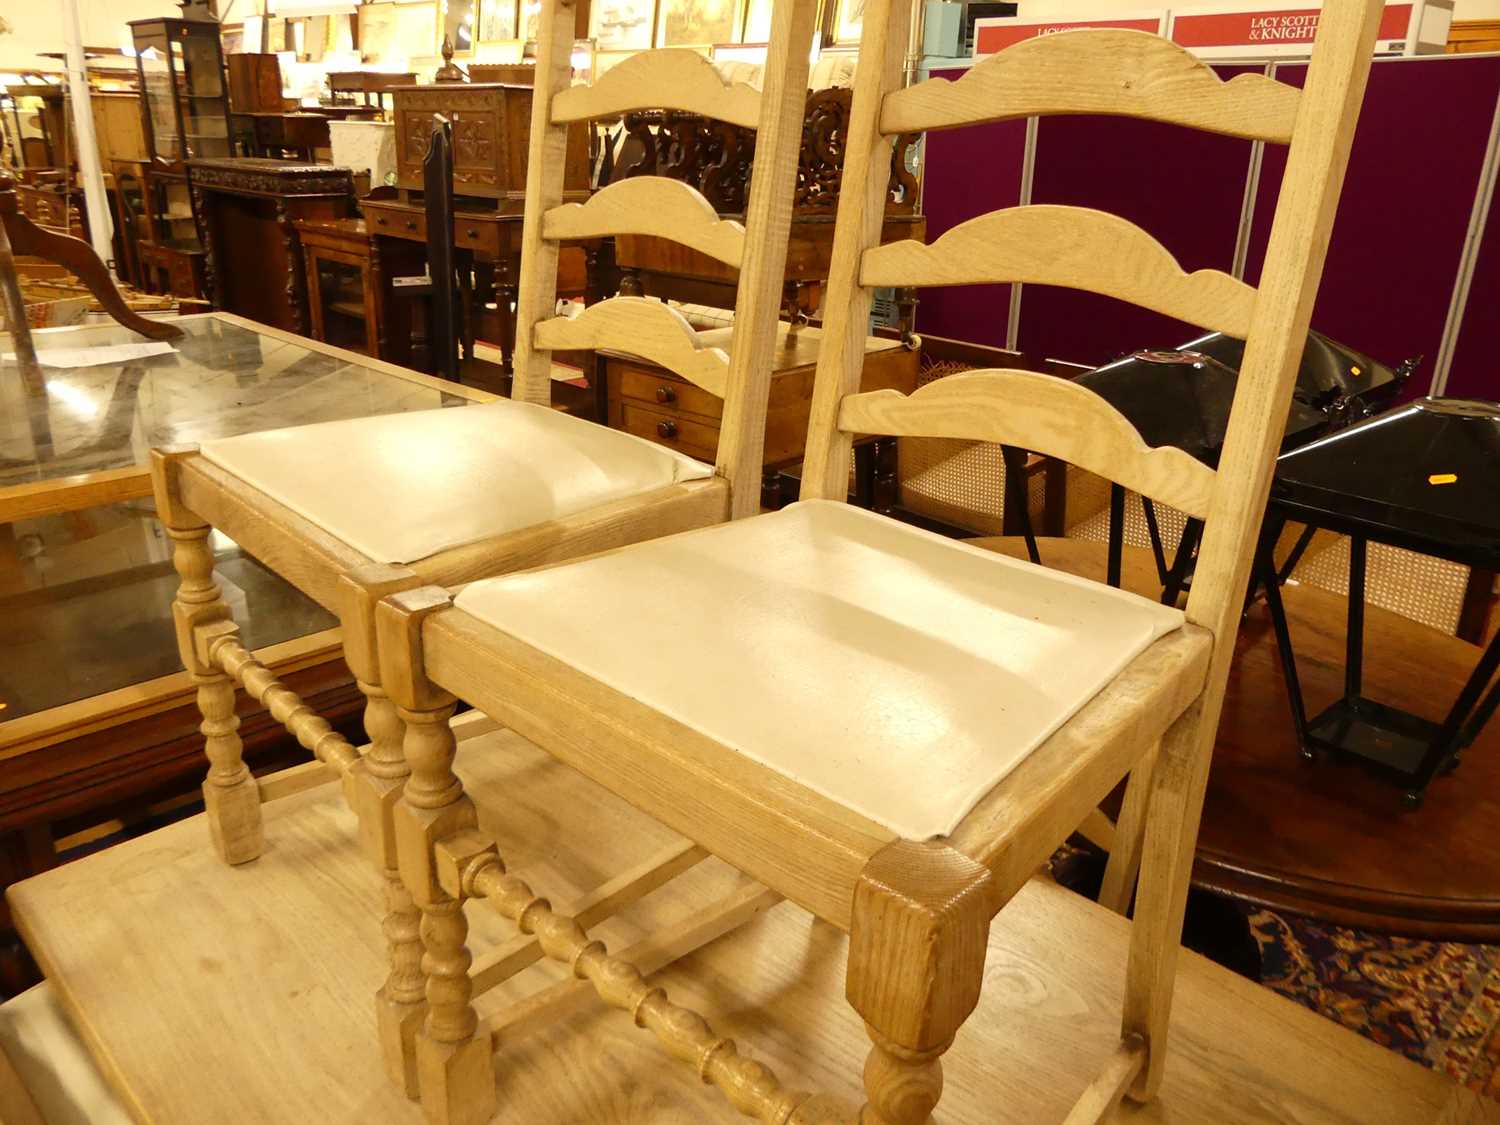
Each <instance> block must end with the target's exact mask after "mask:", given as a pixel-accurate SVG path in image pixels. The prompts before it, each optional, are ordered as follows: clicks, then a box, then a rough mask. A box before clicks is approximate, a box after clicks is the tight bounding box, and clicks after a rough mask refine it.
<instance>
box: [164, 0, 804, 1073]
mask: <svg viewBox="0 0 1500 1125" xmlns="http://www.w3.org/2000/svg"><path fill="white" fill-rule="evenodd" d="M815 7H816V5H815V3H814V0H784V2H783V3H782V4H781V5H780V6H779V7H778V15H777V19H776V24H775V32H776V37H775V38H774V39H773V41H772V43H771V46H770V58H771V61H772V63H773V64H774V66H773V68H772V69H771V70H770V72H769V76H768V79H767V81H766V83H765V88H764V90H763V91H762V92H760V93H757V92H756V91H755V90H753V89H751V88H750V87H748V86H744V85H729V84H726V83H725V82H724V81H723V80H722V79H721V78H720V77H719V75H718V73H717V72H716V71H715V70H714V69H713V67H712V66H711V64H709V63H708V61H707V60H705V59H703V58H702V57H701V56H700V55H698V54H696V53H694V52H691V51H682V50H667V51H651V52H643V53H642V54H639V55H637V56H635V57H634V58H632V59H631V60H629V61H628V62H626V63H623V64H621V65H620V66H618V67H616V68H614V69H613V70H612V71H611V72H610V73H609V74H608V75H606V76H605V77H604V78H602V79H601V80H600V81H599V82H598V83H597V84H596V85H594V86H592V87H576V88H574V87H571V85H570V82H571V69H570V62H569V58H570V53H571V47H572V41H573V40H572V33H571V28H572V26H573V14H572V5H571V2H570V0H555V2H554V3H553V4H550V5H548V6H547V7H546V12H547V13H548V14H547V15H546V16H544V19H543V23H542V40H541V42H542V45H543V50H542V53H541V54H540V55H539V57H538V63H537V66H538V74H537V93H536V97H535V99H534V113H533V119H532V128H531V137H530V153H529V160H530V164H529V167H528V173H527V185H526V209H525V216H526V217H525V221H524V227H523V236H522V237H523V252H522V274H521V285H520V311H519V315H518V324H519V325H520V326H521V331H520V333H519V336H520V339H519V343H518V348H517V358H516V377H515V382H514V390H513V397H512V399H511V400H500V401H496V402H493V403H487V404H484V405H481V406H466V407H461V408H449V409H440V410H431V411H423V412H413V413H407V414H397V415H392V416H389V417H376V418H364V419H356V420H352V421H343V422H334V423H327V424H318V425H312V426H304V427H299V428H294V429H287V430H279V431H273V432H267V433H260V434H253V435H248V436H244V437H236V438H230V439H226V440H222V441H214V442H210V443H206V444H205V445H203V447H202V448H201V449H199V448H179V449H170V450H157V451H153V457H152V471H153V477H154V484H155V492H156V500H157V511H158V516H159V518H160V519H161V520H162V522H163V524H164V525H165V526H166V528H167V531H168V533H169V535H170V536H171V538H172V539H173V541H174V548H173V562H174V565H175V566H176V568H177V571H178V573H179V574H180V576H181V579H182V584H181V588H180V590H179V592H178V595H177V599H176V601H175V603H174V605H173V613H174V617H175V620H176V626H177V635H178V644H179V647H180V649H181V654H182V659H183V662H184V664H185V666H186V667H187V669H188V671H189V672H190V673H191V675H192V677H193V679H194V682H195V683H196V685H197V693H198V706H199V709H200V710H201V711H202V713H203V724H202V729H203V733H204V735H205V738H206V751H207V754H208V758H209V760H210V768H209V771H208V777H207V780H206V781H205V783H204V786H203V792H204V798H205V803H206V806H207V816H208V821H209V826H210V830H211V833H212V837H213V841H214V844H215V846H216V847H217V849H218V851H219V853H220V854H221V855H222V856H223V858H224V859H225V860H226V861H228V862H229V863H232V864H235V863H244V862H247V861H249V860H253V859H255V858H256V857H257V856H259V855H260V853H261V850H262V847H263V839H262V829H261V807H260V806H261V802H262V801H263V800H268V799H272V798H273V797H275V796H282V795H286V794H289V793H292V792H296V791H297V790H298V789H299V788H305V787H306V786H307V785H309V784H313V783H316V782H317V781H319V780H321V779H324V778H326V777H327V776H328V775H329V772H330V769H331V771H333V772H335V773H337V774H339V775H341V776H342V779H343V782H344V793H345V795H346V797H347V798H348V799H349V801H350V803H351V805H352V806H353V807H354V808H355V809H356V811H357V812H358V813H359V822H360V832H361V837H362V841H363V843H364V845H365V847H366V849H367V850H368V851H369V852H370V854H371V856H372V858H373V859H374V860H375V862H376V864H377V866H378V867H379V869H380V870H381V871H382V872H383V873H384V876H385V885H386V911H387V913H386V932H387V933H388V934H389V935H390V945H391V948H390V957H391V964H390V975H389V977H388V978H387V982H386V986H385V988H384V989H382V991H381V995H380V998H379V1001H378V1005H377V1010H378V1013H379V1026H380V1033H381V1039H382V1048H383V1050H384V1052H385V1057H386V1061H387V1068H388V1070H389V1071H390V1073H391V1075H392V1077H393V1078H394V1079H396V1080H397V1081H400V1082H402V1083H404V1085H405V1087H406V1089H407V1091H408V1093H410V1094H412V1095H413V1096H416V1094H417V1092H418V1085H419V1083H418V1077H417V1071H416V1059H415V1055H414V1047H413V1035H414V1027H415V1024H416V1022H418V1021H419V1018H420V1016H421V1013H422V1011H423V990H424V978H423V973H422V965H421V956H422V949H421V943H420V940H419V937H418V933H417V930H418V925H419V919H420V915H419V913H418V910H417V907H416V905H415V904H414V903H413V901H412V897H411V894H410V893H409V892H408V891H407V890H406V889H405V887H404V886H403V882H402V879H401V877H400V873H399V869H398V864H397V855H396V842H395V835H394V828H393V823H392V809H393V807H394V804H395V801H396V798H397V797H398V796H400V794H401V792H402V789H403V787H404V786H405V783H406V779H407V776H408V774H409V772H410V771H409V768H408V766H407V763H406V760H405V758H404V757H403V754H402V737H403V723H402V718H401V716H400V714H398V712H397V710H396V708H395V706H394V705H393V703H392V702H391V700H390V699H389V698H388V696H387V695H386V693H385V691H384V690H383V689H382V687H381V683H380V661H379V657H378V653H377V648H376V637H375V630H374V607H375V605H376V603H377V602H378V601H379V599H380V598H381V597H383V596H385V595H387V594H389V593H391V592H392V591H394V590H399V589H402V588H404V587H408V586H420V585H422V584H423V583H432V582H437V583H441V584H443V585H445V586H455V585H460V584H462V583H464V582H466V581H470V580H472V579H475V578H480V577H483V576H486V575H494V574H500V573H505V572H508V571H511V570H516V569H520V568H523V567H527V566H535V565H538V564H540V563H545V562H550V561H557V560H561V559H567V558H572V557H577V556H581V555H587V554H591V553H594V552H597V551H600V550H604V549H606V548H610V547H615V546H618V545H620V544H624V543H631V542H635V541H638V540H641V539H646V538H650V537H652V536H655V535H662V534H667V533H670V532H676V531H681V530H683V529H686V528H693V527H699V526H704V525H707V524H712V523H717V522H721V521H723V520H725V519H727V518H729V516H730V515H731V514H732V513H734V514H742V513H744V512H745V511H756V510H758V500H759V496H760V461H761V447H762V444H763V439H764V430H765V410H766V399H767V395H768V393H769V372H770V370H771V357H772V348H773V345H774V341H775V336H776V327H777V313H778V310H779V308H780V293H781V278H782V272H783V270H784V268H785V257H786V252H787V240H788V230H789V227H790V221H791V211H792V201H793V195H794V191H793V189H794V179H795V174H796V170H797V153H798V147H799V142H800V136H801V128H802V113H803V108H802V107H803V101H804V99H805V97H806V79H807V58H808V54H809V51H810V45H811V38H812V28H813V22H814V9H815ZM554 8H556V9H557V12H556V19H555V20H554V18H553V9H554ZM781 8H785V9H786V10H785V12H782V11H781V10H780V9H781ZM554 22H555V23H557V24H558V26H559V27H560V28H563V29H565V33H562V34H559V35H558V36H556V37H552V36H551V33H550V28H551V26H552V24H553V23H554ZM657 107H667V108H675V109H692V110H694V111H697V112H701V113H705V114H708V115H710V116H714V117H718V118H722V119H723V120H726V121H730V122H733V123H734V124H736V125H742V126H746V127H754V128H757V129H758V131H759V136H758V141H757V153H756V161H755V166H754V170H753V173H752V181H751V196H750V201H749V206H748V208H747V214H746V221H745V224H744V225H743V226H741V225H740V224H739V223H735V222H726V221H721V220H720V219H719V217H718V216H717V215H716V214H714V211H713V208H712V207H711V206H709V204H708V202H707V201H706V200H705V199H704V198H703V196H702V195H700V194H699V193H698V192H697V191H696V190H695V189H693V188H691V187H689V186H688V185H686V184H684V183H681V182H680V181H676V180H670V179H664V178H656V177H649V178H648V177H642V178H639V179H633V180H630V181H628V182H625V183H621V184H616V185H613V186H610V187H608V188H606V189H604V190H602V191H600V192H599V193H597V194H596V195H594V196H593V197H592V198H591V199H590V200H589V201H588V202H587V203H584V204H570V205H567V206H563V205H561V202H562V191H563V165H564V155H565V146H566V133H567V128H568V125H569V124H570V123H573V122H580V121H585V120H588V119H591V118H595V117H601V116H602V117H609V116H614V115H617V114H620V113H622V112H629V111H634V110H638V109H647V108H657ZM622 233H624V234H650V235H659V236H661V237H665V238H669V239H673V240H675V241H678V242H682V243H684V244H686V245H688V246H690V247H692V248H695V249H697V250H700V251H703V252H704V253H708V254H711V255H713V256H714V257H716V258H718V259H719V260H721V261H724V262H727V263H729V264H731V265H733V266H736V267H738V268H739V269H740V280H739V291H738V309H739V312H738V315H737V316H736V319H735V325H734V335H733V338H732V340H731V342H730V346H729V351H728V354H727V355H726V354H725V352H724V351H722V350H720V349H716V348H705V347H702V346H700V345H699V343H698V340H697V336H696V334H695V333H694V332H693V330H692V329H691V327H690V326H689V325H688V323H687V322H686V320H684V319H683V318H682V317H681V316H679V315H678V314H677V313H676V312H674V311H673V310H671V309H669V308H668V307H667V306H666V305H664V304H662V303H660V302H657V301H653V300H647V299H644V298H618V297H617V298H613V299H611V300H607V301H603V302H600V303H599V304H597V305H594V306H592V307H590V308H589V309H587V310H586V311H585V312H584V313H583V314H582V315H580V316H578V317H577V318H575V319H571V320H569V319H565V318H558V317H556V316H555V309H556V281H557V259H558V247H559V243H560V242H561V241H563V240H567V239H573V238H599V237H604V236H609V235H615V234H622ZM602 347H609V348H613V349H615V350H618V351H621V352H624V353H626V354H630V355H635V356H638V357H640V358H642V359H645V360H647V361H650V362H654V363H657V364H660V365H661V366H663V367H666V368H668V369H669V370H672V371H674V372H676V373H677V374H679V375H681V376H683V377H684V378H686V379H688V380H690V381H692V382H693V383H695V384H697V385H698V386H701V387H703V388H704V389H705V390H708V391H710V392H712V393H714V394H717V395H720V396H722V397H723V398H724V400H725V401H724V426H723V430H722V434H721V438H720V442H719V450H718V458H717V465H716V466H715V467H712V468H711V467H709V466H707V465H702V464H699V463H698V462H696V461H693V460H691V459H689V458H686V457H683V456H681V455H679V454H676V453H674V452H672V451H670V450H667V449H664V448H662V447H660V446H657V445H655V444H652V443H650V442H646V441H644V440H642V439H640V438H636V437H633V436H631V435H628V434H625V433H622V432H620V431H616V430H611V429H608V428H606V427H603V426H599V425H596V424H594V423H591V422H585V421H582V420H580V419H575V418H571V417H568V416H566V415H563V414H560V413H557V412H555V411H553V410H552V409H550V407H549V405H548V402H549V396H550V387H551V363H550V351H551V350H552V349H555V348H565V349H569V350H579V349H588V348H602ZM213 529H217V530H219V531H221V532H223V533H224V534H226V535H228V536H230V537H231V538H233V539H235V540H236V541H237V542H238V543H239V544H240V545H241V546H242V547H243V548H244V549H246V550H247V551H249V552H250V553H252V554H253V555H254V556H255V557H256V558H258V559H260V560H261V561H262V562H264V563H265V564H266V565H267V566H269V567H271V568H272V569H273V570H275V571H276V572H277V573H278V574H280V575H282V576H283V577H284V578H286V579H287V580H289V581H290V582H292V583H293V584H294V585H295V586H297V587H298V588H299V589H301V590H302V591H303V592H304V593H306V594H307V595H308V596H309V597H311V598H313V599H314V600H315V601H317V602H318V603H319V604H321V605H323V606H326V607H328V608H329V609H330V610H332V611H334V612H335V613H337V614H338V616H339V618H340V622H341V625H342V629H343V643H344V652H345V658H346V659H347V661H348V663H349V666H350V668H351V670H352V671H353V672H354V674H355V677H356V679H357V681H358V683H359V686H360V689H361V690H362V691H363V692H364V693H365V695H366V697H367V703H366V709H365V729H366V732H367V734H368V736H369V739H370V744H369V747H368V750H367V751H366V752H365V753H364V754H363V755H361V753H360V752H359V751H358V750H356V749H355V747H353V746H352V745H350V744H349V743H348V742H347V741H346V740H345V739H344V738H343V737H342V736H340V735H339V734H338V733H337V732H335V731H333V730H331V729H330V727H329V725H328V723H327V722H325V721H324V720H323V719H322V718H321V717H319V716H317V715H316V714H314V713H313V712H312V711H311V709H310V708H308V707H307V706H306V705H305V704H304V703H303V702H302V701H301V700H300V699H298V698H297V696H296V695H295V693H293V692H292V691H291V690H290V689H288V688H287V687H286V686H285V685H283V684H281V683H279V682H278V681H277V680H276V679H275V677H274V675H273V673H272V672H271V671H270V670H269V669H268V668H266V667H265V666H264V665H263V664H261V663H260V662H259V661H257V660H256V659H255V657H254V655H253V654H252V653H250V652H248V651H247V650H246V649H245V647H244V646H243V645H242V644H241V643H240V641H239V638H238V630H237V627H236V625H235V624H234V622H233V621H232V619H231V614H230V609H229V607H228V605H227V604H226V603H225V600H224V598H223V594H222V592H221V590H220V587H219V585H218V583H217V581H216V580H215V578H214V575H213V554H212V552H211V550H210V547H209V534H210V532H211V530H213ZM236 685H242V686H243V687H244V688H245V690H246V691H247V692H248V693H249V694H250V695H251V696H253V697H254V698H255V699H257V700H260V701H261V702H262V703H264V704H265V705H266V707H267V708H268V709H269V710H270V712H271V714H272V715H273V716H275V717H276V719H277V720H278V721H280V722H282V723H284V724H285V725H286V726H287V728H288V729H289V730H290V731H291V732H292V733H293V734H295V735H296V736H297V738H298V739H299V740H300V741H301V743H302V745H303V746H305V747H306V748H307V749H309V750H310V751H312V752H313V754H314V755H315V756H316V757H317V759H318V760H319V762H320V763H322V765H323V767H324V768H322V769H319V768H317V767H316V766H315V767H314V768H312V769H306V768H303V769H301V770H300V772H296V773H292V772H290V771H289V773H287V774H280V775H275V776H273V777H271V778H268V779H264V780H262V781H257V779H255V778H254V777H252V776H251V774H250V773H249V771H248V769H247V768H246V766H245V764H244V762H243V759H242V755H241V744H240V739H239V737H238V735H237V734H236V728H237V726H238V720H237V718H236V717H235V689H236ZM430 799H432V795H431V794H425V795H424V794H422V793H421V792H420V789H419V790H418V791H416V792H414V793H413V794H412V795H411V800H412V801H413V802H417V803H420V802H421V801H423V800H430ZM671 862H675V863H679V864H680V862H681V857H680V856H678V857H676V859H674V860H672V861H671ZM666 866H667V868H668V869H670V866H671V863H668V864H667V865H666ZM677 869H678V870H680V866H679V867H678V868H677ZM638 874H639V878H638V879H636V880H634V881H633V882H630V883H629V886H628V887H627V888H626V890H625V891H623V892H621V891H620V889H619V887H615V893H614V894H613V895H612V896H611V897H610V898H609V899H608V901H607V902H606V901H603V900H601V902H600V903H599V910H598V912H597V913H598V916H600V917H604V916H607V915H608V913H609V912H610V910H611V909H614V908H617V907H618V906H620V905H622V904H623V903H624V902H627V901H629V897H630V896H631V895H635V896H636V897H639V896H640V895H641V894H645V893H647V892H648V891H649V890H650V889H651V886H652V885H653V883H652V880H653V879H656V880H657V881H658V883H659V881H660V879H662V878H664V877H666V876H667V875H669V874H670V870H667V871H666V873H665V874H663V872H662V871H646V872H641V873H638ZM607 885H612V884H607ZM422 905H423V908H424V909H427V911H428V913H429V914H432V915H434V916H437V915H441V916H442V917H444V918H446V920H447V921H446V925H450V926H451V925H455V924H458V923H461V922H462V915H461V914H459V915H458V916H457V920H456V921H455V919H454V917H453V915H452V913H451V912H449V913H447V914H443V913H442V912H443V910H445V909H446V908H445V907H443V906H442V905H441V904H436V905H435V904H433V903H432V902H430V901H428V900H427V899H425V898H424V899H423V900H422ZM436 924H437V923H434V925H436ZM444 932H445V933H446V932H447V931H446V930H444ZM459 940H460V942H461V941H462V933H460V937H459ZM705 940H706V939H705ZM503 979H504V977H503V976H501V975H499V973H498V970H497V972H496V974H493V980H492V983H498V981H499V980H503Z"/></svg>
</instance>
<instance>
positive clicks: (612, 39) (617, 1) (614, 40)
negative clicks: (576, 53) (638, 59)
mask: <svg viewBox="0 0 1500 1125" xmlns="http://www.w3.org/2000/svg"><path fill="white" fill-rule="evenodd" d="M655 11H656V5H655V4H654V3H653V0H594V3H593V6H592V8H591V9H590V11H589V36H590V38H592V39H593V40H594V41H595V42H597V43H598V45H599V50H601V51H643V50H645V49H646V48H647V47H649V46H651V25H652V19H651V17H652V16H653V15H654V14H655Z"/></svg>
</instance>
